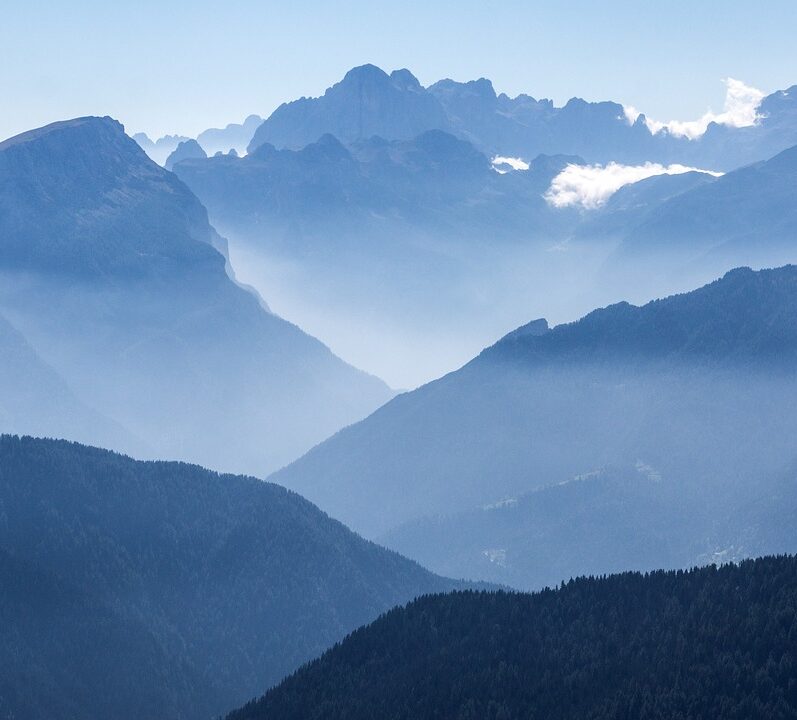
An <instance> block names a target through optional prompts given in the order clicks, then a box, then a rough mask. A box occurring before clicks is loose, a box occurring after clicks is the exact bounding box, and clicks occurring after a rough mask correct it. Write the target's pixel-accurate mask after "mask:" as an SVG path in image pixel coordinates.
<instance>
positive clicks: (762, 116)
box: [249, 65, 797, 170]
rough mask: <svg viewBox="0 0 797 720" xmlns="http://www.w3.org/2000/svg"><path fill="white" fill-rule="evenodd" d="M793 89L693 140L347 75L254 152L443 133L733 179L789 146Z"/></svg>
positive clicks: (268, 128) (396, 75) (605, 107)
mask: <svg viewBox="0 0 797 720" xmlns="http://www.w3.org/2000/svg"><path fill="white" fill-rule="evenodd" d="M795 96H797V86H796V87H795V88H791V89H789V90H784V91H778V92H776V93H773V94H771V95H769V96H767V97H766V98H764V99H763V101H762V103H761V105H760V107H759V110H758V113H759V120H758V122H757V123H756V124H755V125H753V126H750V127H742V128H736V127H729V126H726V125H721V124H718V123H712V124H710V125H709V127H708V130H707V131H706V132H705V134H704V135H702V136H700V137H699V138H697V139H690V138H687V137H683V136H678V135H675V134H673V133H671V132H670V131H668V130H666V129H665V130H662V131H659V132H656V133H654V132H652V131H651V130H650V129H649V128H648V126H647V124H646V119H645V116H644V115H639V116H638V117H637V118H636V120H635V121H634V122H633V123H631V122H629V119H628V117H627V116H626V112H625V108H624V106H623V105H621V104H619V103H616V102H587V101H585V100H583V99H581V98H572V99H570V100H569V101H568V102H567V103H566V104H565V105H564V106H562V107H556V106H555V105H554V104H553V102H552V101H550V100H546V99H542V100H537V99H535V98H533V97H531V96H530V95H525V94H521V95H518V96H517V97H515V98H510V97H509V96H507V95H505V94H503V93H501V94H497V93H496V92H495V90H494V88H493V85H492V83H491V82H490V81H489V80H487V79H485V78H481V79H479V80H474V81H470V82H455V81H453V80H449V79H446V80H441V81H439V82H437V83H434V84H433V85H430V86H429V87H428V88H424V87H422V86H421V85H420V83H419V82H418V80H417V79H416V78H415V77H414V76H413V75H412V73H410V72H409V71H408V70H397V71H394V72H393V73H391V74H390V75H388V74H387V73H385V72H384V71H382V70H380V69H379V68H377V67H375V66H373V65H363V66H361V67H357V68H354V69H352V70H350V71H349V72H348V73H347V74H346V76H345V77H344V78H343V80H342V81H341V82H339V83H337V84H336V85H334V86H333V87H331V88H329V89H328V90H327V91H326V93H325V94H324V95H323V96H322V97H320V98H301V99H299V100H296V101H293V102H289V103H285V104H283V105H281V106H280V107H279V108H278V109H277V110H275V111H274V113H273V114H272V115H271V116H270V117H269V118H267V119H266V120H265V122H264V123H263V124H262V125H261V126H260V127H259V128H258V130H257V132H256V133H255V134H254V137H253V138H252V142H251V144H250V145H249V150H250V151H252V150H254V149H255V148H257V147H258V146H260V145H263V144H265V143H270V144H272V145H274V146H275V147H277V148H293V149H298V148H301V147H304V146H305V145H308V144H309V143H312V142H315V141H316V140H317V139H318V138H319V137H320V136H321V135H323V134H324V133H331V134H333V135H335V136H336V137H337V138H339V139H340V140H341V141H342V142H344V143H350V142H353V141H356V140H363V139H368V138H370V137H371V136H372V135H379V136H381V137H384V138H386V139H388V140H400V139H407V138H410V137H413V136H415V135H418V134H420V133H422V132H424V131H426V130H446V131H449V132H452V133H454V134H456V135H457V136H459V137H462V138H464V139H466V140H468V141H470V142H471V143H473V144H474V145H475V146H476V147H477V148H478V149H479V150H481V151H482V152H484V153H486V154H488V155H504V156H507V155H508V156H513V157H515V156H520V157H523V158H525V159H526V160H529V159H531V158H534V157H536V156H537V155H540V154H544V155H562V154H564V155H578V156H581V157H583V158H584V159H585V160H586V161H587V162H591V163H596V162H598V163H606V162H609V161H616V162H623V163H631V164H634V163H640V162H645V161H657V162H663V163H668V164H669V163H673V162H679V163H684V164H687V165H692V166H697V167H704V168H708V169H714V170H732V169H734V168H736V167H739V166H741V165H744V164H747V163H750V162H755V161H757V160H762V159H764V158H767V157H770V156H772V155H774V154H775V153H777V152H780V151H781V150H784V149H785V148H788V147H791V146H792V145H796V144H797V104H795V103H797V101H796V100H795Z"/></svg>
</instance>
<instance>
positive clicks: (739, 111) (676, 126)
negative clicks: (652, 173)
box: [623, 78, 764, 140]
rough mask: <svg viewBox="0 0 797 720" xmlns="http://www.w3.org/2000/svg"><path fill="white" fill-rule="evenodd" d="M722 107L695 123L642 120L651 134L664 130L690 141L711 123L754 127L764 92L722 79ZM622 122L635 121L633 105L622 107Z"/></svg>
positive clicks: (730, 79) (731, 80) (692, 121)
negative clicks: (720, 110) (623, 119)
mask: <svg viewBox="0 0 797 720" xmlns="http://www.w3.org/2000/svg"><path fill="white" fill-rule="evenodd" d="M723 82H724V83H725V88H726V89H725V108H724V110H723V112H721V113H719V114H717V113H714V112H712V111H711V110H709V111H708V112H706V113H705V114H704V115H703V116H702V117H701V118H698V119H697V120H669V121H668V122H661V121H660V120H653V119H652V118H648V117H646V118H645V124H646V125H647V127H648V130H650V132H652V133H653V134H654V135H655V134H656V133H659V132H661V131H662V130H666V131H667V132H669V133H670V134H672V135H676V136H678V137H687V138H689V139H690V140H694V139H695V138H698V137H700V136H701V135H702V134H703V133H704V132H706V128H708V126H709V124H710V123H712V122H714V123H718V124H720V125H728V126H729V127H749V126H750V125H755V123H756V122H757V121H758V119H759V118H760V115H759V114H758V107H759V106H760V105H761V101H762V100H763V99H764V93H763V92H761V90H757V89H756V88H754V87H750V86H749V85H745V84H744V83H743V82H742V81H741V80H735V79H734V78H725V80H723ZM623 110H624V111H625V117H626V120H628V122H629V123H630V124H633V123H635V122H636V120H637V118H638V117H639V115H640V112H639V111H638V110H637V109H636V108H635V107H634V106H633V105H626V106H625V107H624V108H623Z"/></svg>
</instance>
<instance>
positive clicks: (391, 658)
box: [229, 557, 797, 720]
mask: <svg viewBox="0 0 797 720" xmlns="http://www.w3.org/2000/svg"><path fill="white" fill-rule="evenodd" d="M795 602H797V561H795V559H794V557H779V558H765V559H763V560H758V561H755V562H745V563H742V564H741V565H740V566H725V567H721V568H714V567H711V568H705V569H702V570H693V571H690V572H678V573H674V572H669V573H664V572H656V573H652V574H650V575H638V574H633V573H625V574H622V575H615V576H611V577H606V578H593V579H580V580H576V581H574V582H569V583H567V585H565V586H563V587H561V588H560V589H558V590H548V591H546V592H542V593H539V594H534V595H523V594H506V593H454V594H450V595H438V596H433V597H426V598H421V599H419V600H417V601H416V602H414V603H411V604H410V605H409V606H407V607H406V608H400V609H396V610H393V611H391V612H389V613H387V614H386V615H385V616H383V617H381V618H379V620H377V621H376V622H374V623H373V624H372V625H370V626H369V627H366V628H363V629H361V630H358V631H357V632H355V633H353V634H352V635H351V636H350V637H348V638H347V639H346V640H345V641H344V642H343V643H341V644H340V645H338V646H336V647H335V648H333V649H332V650H330V651H329V652H328V653H326V654H325V655H324V656H322V657H321V658H320V659H318V660H316V661H315V662H313V663H311V664H310V665H308V666H306V667H304V668H302V669H301V670H300V671H299V672H297V673H296V674H295V675H293V676H292V677H290V678H288V679H286V680H285V681H284V682H283V683H281V684H280V685H279V686H278V687H277V688H274V689H273V690H271V691H270V692H268V693H267V694H266V695H265V696H264V697H263V698H262V699H261V700H259V701H257V702H253V703H250V704H249V705H247V706H246V707H243V708H242V709H241V710H239V711H237V712H235V713H232V714H231V715H230V716H229V718H230V720H259V719H260V718H280V720H300V719H301V720H315V719H317V718H325V719H326V720H336V719H337V718H341V719H343V718H345V719H346V720H370V719H371V718H377V717H378V718H384V719H385V720H410V718H485V717H489V718H502V719H503V718H505V719H506V720H514V719H515V718H517V719H518V720H520V719H521V718H537V717H545V718H551V719H552V720H575V719H576V718H594V719H595V720H601V719H602V718H618V717H639V718H659V717H660V718H675V717H677V718H684V719H685V720H687V719H688V720H697V719H698V718H707V717H722V718H728V719H733V720H743V719H745V718H754V717H758V718H764V717H766V718H783V719H784V720H785V718H789V717H793V716H794V714H795V713H796V712H797V694H795V688H794V682H793V678H794V673H795V671H797V657H795V643H794V637H795V634H796V633H797V623H796V622H795V613H794V607H795Z"/></svg>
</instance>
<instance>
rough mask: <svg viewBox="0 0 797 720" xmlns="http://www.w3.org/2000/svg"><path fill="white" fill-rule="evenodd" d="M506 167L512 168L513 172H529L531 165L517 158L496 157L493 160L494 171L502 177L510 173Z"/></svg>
mask: <svg viewBox="0 0 797 720" xmlns="http://www.w3.org/2000/svg"><path fill="white" fill-rule="evenodd" d="M506 166H508V167H510V168H512V170H528V169H529V164H528V163H527V162H526V161H525V160H523V159H521V158H517V157H504V156H503V155H496V156H495V157H494V158H493V170H495V171H496V172H499V173H501V175H503V174H505V173H507V172H509V170H507V168H506Z"/></svg>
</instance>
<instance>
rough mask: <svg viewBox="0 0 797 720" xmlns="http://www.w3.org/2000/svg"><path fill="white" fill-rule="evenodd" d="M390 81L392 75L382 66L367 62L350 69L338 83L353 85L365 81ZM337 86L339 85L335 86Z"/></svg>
mask: <svg viewBox="0 0 797 720" xmlns="http://www.w3.org/2000/svg"><path fill="white" fill-rule="evenodd" d="M389 81H390V76H389V75H388V74H387V73H386V72H385V71H384V70H382V68H380V67H377V66H376V65H372V64H371V63H366V64H365V65H358V66H357V67H353V68H352V69H351V70H349V71H348V72H347V73H346V74H345V75H344V76H343V80H341V81H340V83H338V85H352V84H363V83H385V82H389ZM335 87H337V86H335Z"/></svg>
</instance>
